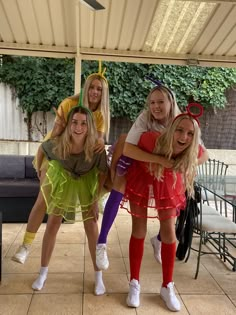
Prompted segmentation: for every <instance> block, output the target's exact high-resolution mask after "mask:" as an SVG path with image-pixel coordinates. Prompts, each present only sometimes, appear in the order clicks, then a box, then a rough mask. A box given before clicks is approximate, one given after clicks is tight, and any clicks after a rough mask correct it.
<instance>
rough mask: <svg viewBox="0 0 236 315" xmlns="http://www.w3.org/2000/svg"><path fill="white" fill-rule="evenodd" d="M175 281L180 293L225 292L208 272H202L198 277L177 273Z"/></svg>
mask: <svg viewBox="0 0 236 315" xmlns="http://www.w3.org/2000/svg"><path fill="white" fill-rule="evenodd" d="M174 282H175V286H176V289H177V290H178V292H179V293H180V294H206V295H207V294H224V292H223V290H222V289H221V288H220V286H219V285H218V284H217V282H216V281H215V280H214V279H213V278H212V276H211V275H209V273H207V272H202V273H201V276H199V277H198V278H197V279H194V278H193V277H192V276H189V275H184V274H176V273H175V275H174Z"/></svg>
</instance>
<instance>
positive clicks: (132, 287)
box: [126, 279, 140, 307]
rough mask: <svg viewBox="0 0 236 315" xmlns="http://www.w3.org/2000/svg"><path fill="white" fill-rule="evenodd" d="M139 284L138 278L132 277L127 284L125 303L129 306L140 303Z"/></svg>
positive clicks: (137, 305)
mask: <svg viewBox="0 0 236 315" xmlns="http://www.w3.org/2000/svg"><path fill="white" fill-rule="evenodd" d="M139 296H140V284H139V283H138V280H135V279H132V280H131V281H130V284H129V294H128V297H127V299H126V303H127V305H128V306H129V307H139V305H140V298H139Z"/></svg>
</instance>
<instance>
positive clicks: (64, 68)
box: [0, 56, 236, 149]
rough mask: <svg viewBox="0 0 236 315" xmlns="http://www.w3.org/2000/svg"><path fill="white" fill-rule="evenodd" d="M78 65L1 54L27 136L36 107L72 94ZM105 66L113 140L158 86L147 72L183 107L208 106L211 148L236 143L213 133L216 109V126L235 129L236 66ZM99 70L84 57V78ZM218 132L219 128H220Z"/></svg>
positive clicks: (3, 78) (0, 73)
mask: <svg viewBox="0 0 236 315" xmlns="http://www.w3.org/2000/svg"><path fill="white" fill-rule="evenodd" d="M74 67H75V63H74V60H73V59H50V58H33V57H10V56H3V57H2V62H1V66H0V82H3V83H7V84H8V85H10V86H11V87H12V91H13V93H15V95H17V96H18V98H19V102H20V104H19V106H20V107H21V109H22V110H23V111H24V112H25V113H26V114H27V117H28V129H29V140H30V130H31V116H32V113H33V112H36V111H44V112H47V111H51V110H52V107H53V106H56V107H57V106H58V105H59V103H60V102H61V101H62V100H63V99H64V98H65V97H67V96H69V95H72V94H73V90H74V73H75V69H74ZM103 67H106V76H107V78H108V81H109V87H110V105H111V114H112V124H111V125H112V129H111V136H110V142H113V141H114V139H115V138H116V137H117V136H118V135H119V133H121V132H126V131H128V129H129V128H130V125H131V123H132V121H134V120H135V118H136V117H137V115H138V114H139V112H140V111H141V110H142V109H143V107H144V104H145V99H146V97H147V95H148V92H149V91H150V89H151V88H152V87H153V86H154V85H153V84H152V83H151V82H150V81H148V80H146V79H145V76H147V75H148V76H152V77H154V78H156V79H158V80H160V81H161V82H163V84H166V85H167V86H168V87H169V88H171V89H172V90H173V91H174V92H175V94H176V98H177V102H178V105H179V106H180V107H181V109H184V108H185V106H186V105H187V103H188V102H189V101H197V102H200V103H201V104H202V105H203V106H204V108H205V113H204V118H203V119H204V122H203V123H202V131H203V139H204V141H205V142H206V145H207V143H210V146H211V148H218V147H222V148H223V147H225V146H226V142H227V146H230V147H229V149H236V147H235V142H234V140H233V137H230V139H231V138H232V140H230V141H225V140H224V139H223V138H222V137H221V138H220V137H219V135H217V137H216V136H214V134H212V135H211V133H210V130H211V128H212V127H211V126H213V121H214V119H215V118H214V117H217V115H218V118H217V119H218V120H217V119H216V123H215V124H216V125H215V127H214V128H216V127H217V129H219V126H221V129H222V128H225V127H226V126H227V128H228V129H229V130H228V131H227V134H228V135H229V133H232V134H233V135H235V133H236V130H235V129H234V128H236V127H234V125H236V123H235V119H236V118H235V115H234V113H235V111H236V104H235V98H234V97H231V99H230V101H229V98H228V99H227V98H226V95H228V94H227V93H229V91H231V90H232V89H233V87H234V86H235V84H236V69H230V68H202V67H193V66H171V65H147V64H135V63H114V62H104V63H103ZM97 70H98V62H96V61H83V63H82V80H81V81H82V84H83V82H84V81H85V78H86V77H87V75H89V74H91V73H92V72H97ZM232 91H233V90H232ZM229 106H230V118H229V119H228V120H227V119H224V120H222V117H223V116H224V115H227V111H229ZM219 113H220V117H221V118H219ZM213 118H214V119H213ZM229 121H233V123H229ZM209 126H210V127H209ZM219 132H220V130H219ZM219 132H218V131H217V134H219ZM210 139H211V140H210ZM212 139H213V140H214V141H213V142H214V143H212ZM228 140H229V139H228Z"/></svg>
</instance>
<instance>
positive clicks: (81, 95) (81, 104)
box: [67, 90, 93, 119]
mask: <svg viewBox="0 0 236 315" xmlns="http://www.w3.org/2000/svg"><path fill="white" fill-rule="evenodd" d="M82 100H83V90H81V91H80V94H79V101H78V104H77V105H76V106H75V107H72V108H71V110H70V111H69V112H68V114H67V119H68V118H69V116H70V115H71V113H72V112H73V111H74V110H75V109H76V108H82V109H84V110H85V111H86V112H87V113H88V114H89V115H90V116H91V117H93V115H92V112H91V110H90V109H89V108H88V107H85V106H83V101H82Z"/></svg>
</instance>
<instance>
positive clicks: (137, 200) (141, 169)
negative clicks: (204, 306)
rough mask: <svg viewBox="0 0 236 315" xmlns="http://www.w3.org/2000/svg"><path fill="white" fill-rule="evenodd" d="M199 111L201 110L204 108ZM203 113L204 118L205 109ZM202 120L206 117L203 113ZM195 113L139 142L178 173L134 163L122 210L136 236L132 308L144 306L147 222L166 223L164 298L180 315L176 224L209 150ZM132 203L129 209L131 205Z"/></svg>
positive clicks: (132, 247)
mask: <svg viewBox="0 0 236 315" xmlns="http://www.w3.org/2000/svg"><path fill="white" fill-rule="evenodd" d="M198 107H199V106H198ZM200 109H201V112H202V108H200ZM200 114H201V113H200ZM196 116H197V115H195V116H194V115H193V114H191V112H190V109H189V106H188V112H187V113H184V114H180V115H178V116H177V117H176V118H175V119H174V120H173V122H172V123H171V124H170V125H169V126H168V127H167V129H166V130H165V131H163V132H162V133H160V132H152V131H151V132H145V133H143V134H142V136H141V138H140V141H139V144H138V145H139V148H141V149H143V150H145V151H146V152H150V153H154V154H157V155H158V156H161V157H162V159H163V162H164V160H166V163H167V162H171V163H172V165H173V166H172V168H165V167H164V166H163V165H165V164H164V163H162V164H151V163H146V162H140V161H133V163H132V165H131V166H130V168H129V170H128V173H127V176H126V179H127V184H126V190H125V194H124V198H123V204H122V207H123V208H125V209H127V210H128V211H129V212H130V213H131V214H132V235H131V238H130V244H129V259H130V273H131V275H130V290H129V294H128V298H127V304H128V306H130V307H138V306H139V304H140V301H139V295H140V284H139V273H140V267H141V261H142V256H143V249H144V239H145V236H146V231H147V218H148V217H157V218H158V219H159V220H160V234H161V240H162V246H161V258H162V274H163V283H162V286H161V290H160V295H161V297H162V298H163V300H164V301H165V303H166V305H167V307H168V308H169V309H170V310H171V311H179V310H180V302H179V300H178V299H177V297H176V296H175V291H174V283H173V271H174V262H175V254H176V235H175V219H176V216H178V215H179V212H180V210H181V209H184V208H185V202H186V201H185V191H187V194H188V196H193V193H194V190H193V182H194V177H195V174H196V167H197V164H198V157H199V156H200V155H201V154H202V152H203V151H204V149H203V148H202V147H201V146H200V128H199V123H198V120H197V118H196ZM128 200H129V202H130V208H128V205H127V201H128Z"/></svg>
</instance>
